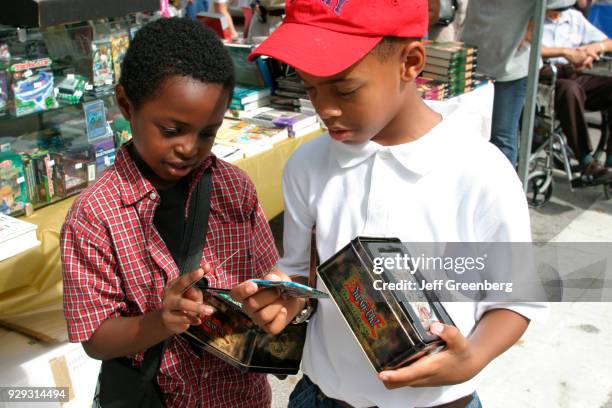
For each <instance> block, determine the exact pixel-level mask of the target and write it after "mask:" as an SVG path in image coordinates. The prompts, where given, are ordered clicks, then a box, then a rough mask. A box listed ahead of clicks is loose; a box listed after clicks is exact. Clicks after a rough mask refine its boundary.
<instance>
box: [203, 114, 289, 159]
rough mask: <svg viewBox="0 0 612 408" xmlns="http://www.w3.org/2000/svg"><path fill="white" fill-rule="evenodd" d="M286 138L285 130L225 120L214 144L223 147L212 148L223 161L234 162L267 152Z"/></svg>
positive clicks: (287, 135)
mask: <svg viewBox="0 0 612 408" xmlns="http://www.w3.org/2000/svg"><path fill="white" fill-rule="evenodd" d="M288 137H289V133H288V131H287V129H286V128H279V127H276V126H265V125H257V124H252V123H246V122H243V121H237V120H227V119H226V120H225V121H224V122H223V126H222V127H221V129H219V131H218V132H217V137H216V138H215V143H216V144H217V145H220V146H223V147H216V148H213V152H214V153H215V155H216V156H217V157H219V158H221V159H223V160H226V161H235V160H237V159H241V158H243V157H250V156H253V155H255V154H257V153H261V152H263V151H266V150H269V149H271V148H272V146H273V145H274V144H275V143H277V142H280V141H281V140H285V139H287V138H288ZM235 149H238V150H239V152H236V150H235Z"/></svg>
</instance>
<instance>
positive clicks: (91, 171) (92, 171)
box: [87, 164, 96, 182]
mask: <svg viewBox="0 0 612 408" xmlns="http://www.w3.org/2000/svg"><path fill="white" fill-rule="evenodd" d="M95 179H96V165H95V164H90V165H88V166H87V181H88V182H91V181H94V180H95Z"/></svg>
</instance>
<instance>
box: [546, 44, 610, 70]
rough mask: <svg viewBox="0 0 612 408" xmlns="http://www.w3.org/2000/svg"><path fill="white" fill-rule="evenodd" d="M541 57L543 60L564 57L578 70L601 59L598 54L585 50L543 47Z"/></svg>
mask: <svg viewBox="0 0 612 408" xmlns="http://www.w3.org/2000/svg"><path fill="white" fill-rule="evenodd" d="M540 55H541V56H542V58H556V57H563V58H565V59H566V60H568V61H569V62H570V63H571V64H572V65H573V66H574V67H576V68H584V67H585V66H588V65H589V64H590V63H592V62H593V60H595V59H597V58H599V55H598V54H597V53H595V52H593V51H592V50H587V49H584V48H564V47H542V51H541V53H540Z"/></svg>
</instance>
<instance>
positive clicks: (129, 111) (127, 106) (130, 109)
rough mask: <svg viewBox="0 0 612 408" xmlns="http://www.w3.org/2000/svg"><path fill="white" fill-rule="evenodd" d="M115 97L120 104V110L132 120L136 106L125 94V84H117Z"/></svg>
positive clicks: (125, 116) (126, 117)
mask: <svg viewBox="0 0 612 408" xmlns="http://www.w3.org/2000/svg"><path fill="white" fill-rule="evenodd" d="M115 98H116V99H117V105H119V110H120V111H121V114H122V115H123V117H124V118H125V119H127V120H128V121H129V120H132V115H133V114H134V106H133V105H132V103H131V102H130V100H129V99H128V97H127V95H126V94H125V89H124V88H123V85H121V84H117V86H115Z"/></svg>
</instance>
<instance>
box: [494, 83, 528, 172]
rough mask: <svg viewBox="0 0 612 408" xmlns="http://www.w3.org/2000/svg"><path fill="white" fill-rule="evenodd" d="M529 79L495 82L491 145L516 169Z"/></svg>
mask: <svg viewBox="0 0 612 408" xmlns="http://www.w3.org/2000/svg"><path fill="white" fill-rule="evenodd" d="M526 92H527V77H525V78H521V79H517V80H514V81H508V82H495V97H494V99H493V120H492V124H491V143H493V144H494V145H495V146H497V147H498V148H499V150H501V151H502V153H503V154H504V155H505V156H506V157H507V158H508V160H510V163H512V165H513V166H514V167H516V162H517V159H518V130H519V119H520V117H521V111H522V110H523V105H524V104H525V93H526Z"/></svg>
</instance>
